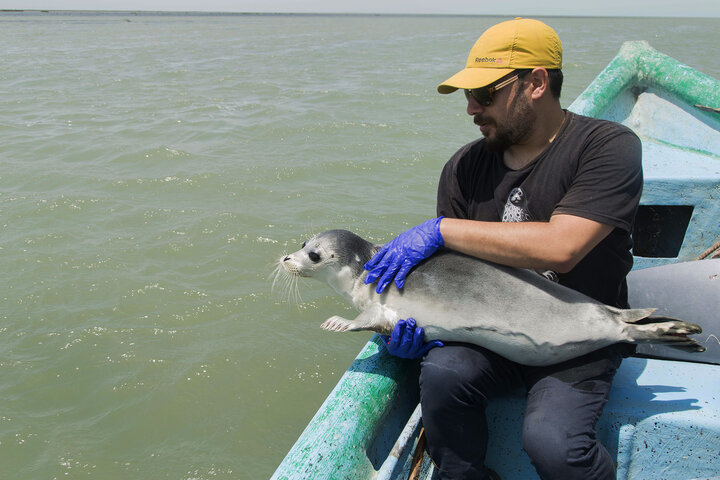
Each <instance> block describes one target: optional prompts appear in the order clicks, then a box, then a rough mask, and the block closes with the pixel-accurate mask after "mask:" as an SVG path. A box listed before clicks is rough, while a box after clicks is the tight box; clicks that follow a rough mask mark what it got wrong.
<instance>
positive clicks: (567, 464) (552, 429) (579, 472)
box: [522, 421, 615, 480]
mask: <svg viewBox="0 0 720 480" xmlns="http://www.w3.org/2000/svg"><path fill="white" fill-rule="evenodd" d="M522 442H523V449H524V450H525V452H526V453H527V454H528V456H529V457H530V461H531V462H532V464H533V466H534V467H535V469H536V470H537V471H538V473H539V474H540V476H541V477H542V478H546V479H564V480H572V479H582V480H588V479H603V480H609V479H613V478H615V464H614V462H613V460H612V458H611V457H610V454H609V453H608V452H607V450H606V449H605V447H603V446H602V444H601V443H600V442H599V441H598V440H597V439H596V438H594V436H588V435H577V434H571V433H569V432H568V431H567V429H566V428H564V426H563V425H562V423H558V422H551V421H547V422H542V421H539V422H538V421H536V422H531V423H529V424H528V422H527V421H526V424H525V426H524V428H523V437H522Z"/></svg>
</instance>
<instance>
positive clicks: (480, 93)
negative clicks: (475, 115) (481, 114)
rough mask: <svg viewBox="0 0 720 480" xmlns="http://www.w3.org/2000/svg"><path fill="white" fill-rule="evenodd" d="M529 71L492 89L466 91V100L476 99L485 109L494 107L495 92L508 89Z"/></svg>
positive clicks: (518, 74)
mask: <svg viewBox="0 0 720 480" xmlns="http://www.w3.org/2000/svg"><path fill="white" fill-rule="evenodd" d="M528 72H529V70H524V71H522V72H520V73H516V74H515V75H513V76H512V77H510V78H508V79H507V80H504V81H502V82H500V83H498V84H497V85H493V86H492V87H480V88H473V89H467V88H466V89H465V98H466V99H467V100H470V97H472V98H474V99H475V101H476V102H477V103H478V104H480V105H482V106H483V107H489V106H490V105H492V102H493V95H494V94H495V92H497V91H498V90H500V89H501V88H504V87H507V86H508V85H510V84H511V83H513V82H514V81H515V80H517V79H518V78H522V77H524V76H525V75H526V74H527V73H528Z"/></svg>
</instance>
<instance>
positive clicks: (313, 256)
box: [308, 252, 320, 263]
mask: <svg viewBox="0 0 720 480" xmlns="http://www.w3.org/2000/svg"><path fill="white" fill-rule="evenodd" d="M308 257H310V260H312V261H313V262H314V263H317V262H319V261H320V255H318V254H317V253H315V252H310V253H308Z"/></svg>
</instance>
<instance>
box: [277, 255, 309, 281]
mask: <svg viewBox="0 0 720 480" xmlns="http://www.w3.org/2000/svg"><path fill="white" fill-rule="evenodd" d="M280 266H281V267H282V268H283V270H285V271H286V272H287V273H289V274H291V275H295V276H298V277H308V276H309V275H307V274H305V273H304V272H303V269H302V268H301V267H300V265H298V264H297V262H295V261H293V259H292V258H290V257H285V258H283V259H281V260H280Z"/></svg>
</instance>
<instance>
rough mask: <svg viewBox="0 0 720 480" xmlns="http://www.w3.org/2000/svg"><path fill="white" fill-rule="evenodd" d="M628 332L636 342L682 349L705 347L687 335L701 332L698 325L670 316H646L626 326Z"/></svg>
mask: <svg viewBox="0 0 720 480" xmlns="http://www.w3.org/2000/svg"><path fill="white" fill-rule="evenodd" d="M627 330H628V334H629V335H630V336H631V338H632V339H633V341H634V342H636V343H654V344H657V345H667V346H669V347H673V348H677V349H680V350H684V351H686V352H704V351H705V347H703V346H702V345H700V344H699V343H697V342H696V341H695V340H694V339H692V338H690V337H688V335H694V334H697V333H702V328H701V327H700V325H696V324H694V323H690V322H685V321H683V320H678V319H676V318H671V317H648V318H645V319H643V320H641V321H638V322H635V323H634V324H633V325H631V326H628V329H627Z"/></svg>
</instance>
